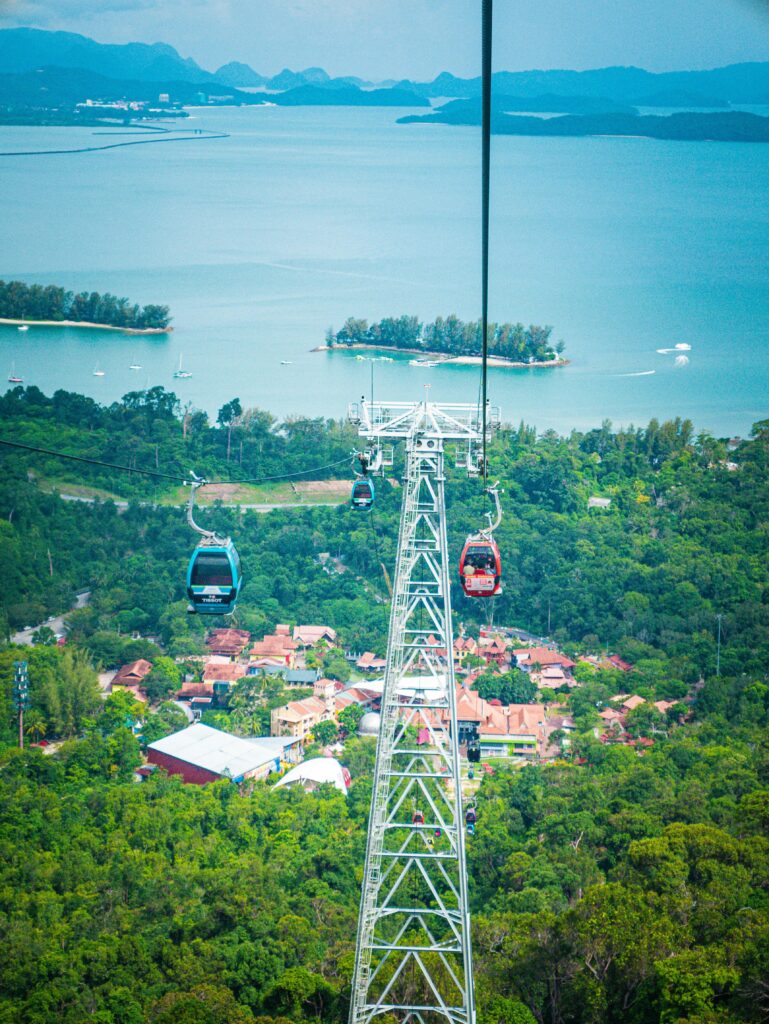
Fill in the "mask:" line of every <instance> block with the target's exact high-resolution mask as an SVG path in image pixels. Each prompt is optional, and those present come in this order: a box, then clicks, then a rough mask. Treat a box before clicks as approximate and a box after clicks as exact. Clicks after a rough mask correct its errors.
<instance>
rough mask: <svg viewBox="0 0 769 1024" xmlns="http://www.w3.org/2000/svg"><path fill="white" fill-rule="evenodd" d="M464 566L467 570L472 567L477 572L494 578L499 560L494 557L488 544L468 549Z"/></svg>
mask: <svg viewBox="0 0 769 1024" xmlns="http://www.w3.org/2000/svg"><path fill="white" fill-rule="evenodd" d="M464 564H465V568H467V566H468V565H471V566H472V567H473V569H475V571H476V572H485V573H489V574H490V575H492V576H493V575H495V574H496V571H497V560H496V558H495V557H494V552H493V551H492V549H491V548H490V547H489V546H488V545H487V544H484V545H479V546H477V547H472V548H468V549H467V553H466V554H465V560H464Z"/></svg>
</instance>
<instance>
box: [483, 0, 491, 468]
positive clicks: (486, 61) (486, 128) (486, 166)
mask: <svg viewBox="0 0 769 1024" xmlns="http://www.w3.org/2000/svg"><path fill="white" fill-rule="evenodd" d="M492 21H493V0H483V24H482V41H481V77H482V90H481V93H482V112H481V332H482V337H481V353H482V364H481V390H482V406H483V409H482V417H483V429H482V438H483V442H482V443H483V486H484V487H486V485H487V483H488V481H487V476H488V469H487V458H486V414H487V408H486V406H487V397H486V391H487V378H488V355H489V343H488V327H489V191H490V187H489V183H490V177H491V175H490V155H491V42H492Z"/></svg>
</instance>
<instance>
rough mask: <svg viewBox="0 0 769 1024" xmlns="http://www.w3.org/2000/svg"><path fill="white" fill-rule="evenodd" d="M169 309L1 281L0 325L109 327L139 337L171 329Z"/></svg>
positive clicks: (95, 294) (107, 296)
mask: <svg viewBox="0 0 769 1024" xmlns="http://www.w3.org/2000/svg"><path fill="white" fill-rule="evenodd" d="M169 314H170V310H169V308H168V306H158V305H148V306H139V305H138V304H137V303H131V302H129V300H128V299H118V298H116V296H114V295H110V294H109V292H105V293H104V295H100V294H99V293H98V292H78V293H75V292H70V291H67V290H66V288H60V287H59V286H57V285H53V284H49V285H41V284H25V283H24V282H23V281H0V322H3V323H12V324H44V325H45V326H63V327H66V326H70V325H76V326H78V327H101V328H112V329H114V330H120V331H130V332H131V333H135V334H138V333H142V334H165V333H166V332H168V331H171V330H173V328H172V327H171V326H170V323H171V317H170V315H169Z"/></svg>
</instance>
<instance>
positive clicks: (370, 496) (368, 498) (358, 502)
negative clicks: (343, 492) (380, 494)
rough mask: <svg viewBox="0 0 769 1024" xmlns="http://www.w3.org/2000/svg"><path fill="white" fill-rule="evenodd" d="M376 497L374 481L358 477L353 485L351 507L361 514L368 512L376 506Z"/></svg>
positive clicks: (366, 477) (365, 477)
mask: <svg viewBox="0 0 769 1024" xmlns="http://www.w3.org/2000/svg"><path fill="white" fill-rule="evenodd" d="M375 497H376V494H375V492H374V481H373V480H372V479H371V478H370V477H368V476H363V477H358V479H357V480H356V481H355V482H354V483H353V485H352V494H351V495H350V505H351V506H352V507H353V508H355V509H358V511H359V512H367V511H368V509H370V508H371V506H372V505H373V504H374V498H375Z"/></svg>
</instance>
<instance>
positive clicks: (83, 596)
mask: <svg viewBox="0 0 769 1024" xmlns="http://www.w3.org/2000/svg"><path fill="white" fill-rule="evenodd" d="M90 599H91V591H90V590H84V591H82V593H80V594H78V595H77V599H76V601H75V604H74V605H73V608H84V607H85V606H86V605H87V604H88V602H89V601H90ZM64 618H65V616H64V615H57V616H55V617H54V618H52V619H48V620H47V621H46V622H41V623H39V624H38V625H37V626H30V627H29V628H28V629H22V630H20V631H19V632H18V633H14V635H13V636H12V637H11V642H12V643H14V644H31V643H32V634H33V633H34V632H35V630H37V629H39V628H40V626H49V627H50V628H51V629H52V630H53V631H54V633H63V632H64Z"/></svg>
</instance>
